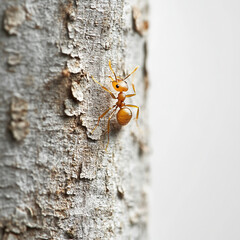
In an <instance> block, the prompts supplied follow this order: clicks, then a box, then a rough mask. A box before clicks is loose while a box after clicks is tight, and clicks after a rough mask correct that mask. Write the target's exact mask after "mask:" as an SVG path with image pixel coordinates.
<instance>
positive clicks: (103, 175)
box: [0, 0, 149, 240]
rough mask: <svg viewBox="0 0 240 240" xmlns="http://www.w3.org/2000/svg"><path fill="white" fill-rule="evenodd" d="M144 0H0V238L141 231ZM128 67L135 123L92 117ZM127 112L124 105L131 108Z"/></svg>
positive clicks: (108, 102) (131, 235)
mask: <svg viewBox="0 0 240 240" xmlns="http://www.w3.org/2000/svg"><path fill="white" fill-rule="evenodd" d="M146 15H147V3H146V1H140V0H139V1H130V0H129V1H127V0H126V1H124V0H121V1H117V0H108V1H107V0H99V1H86V0H85V1H84V0H82V1H80V0H75V1H73V0H72V1H70V0H69V1H67V0H66V1H64V0H62V1H59V0H52V1H47V0H41V1H40V0H38V1H36V0H24V1H14V0H8V1H6V0H3V1H1V4H0V19H1V23H2V27H1V29H0V56H1V59H0V78H1V81H0V93H1V103H0V112H1V115H0V131H1V136H0V137H1V138H0V152H1V153H0V239H4V240H16V239H147V235H146V232H147V231H146V229H147V194H146V190H147V186H148V174H149V172H148V167H149V166H148V161H147V158H146V154H145V150H146V148H147V137H146V132H147V127H146V110H145V109H146V89H147V83H148V81H147V71H146V37H145V31H146V30H147V19H146ZM109 59H111V60H112V66H113V68H114V69H115V70H116V72H117V75H118V76H124V75H126V74H127V73H129V72H130V71H131V70H133V69H134V67H135V66H137V65H138V66H140V68H139V70H138V71H137V73H136V76H135V86H136V90H137V96H136V97H134V98H132V99H129V100H128V102H129V103H132V104H136V105H139V106H140V122H139V125H140V129H138V128H137V127H136V124H135V123H134V121H131V123H130V124H128V125H127V126H125V127H122V128H120V127H119V125H118V124H117V123H116V120H115V119H113V120H112V121H111V134H110V144H109V147H108V151H107V152H106V151H105V150H104V148H105V145H106V141H107V135H106V125H107V118H106V119H104V120H102V121H101V123H100V126H99V128H97V130H96V131H95V132H94V133H93V134H91V130H92V129H93V127H94V125H95V124H96V122H97V118H98V116H99V115H100V114H101V113H102V112H103V111H104V110H105V109H107V108H108V107H109V106H112V105H113V104H114V101H113V100H112V99H111V97H110V95H109V94H108V93H107V92H105V91H103V90H102V89H101V87H100V86H99V85H97V84H96V83H95V82H94V81H93V80H92V79H91V78H90V76H91V75H93V76H94V77H95V78H96V79H97V80H98V81H100V82H101V83H102V84H103V85H105V86H106V87H108V88H110V86H109V80H108V79H107V76H109V75H110V74H111V72H110V70H109V68H108V60H109ZM135 114H136V112H134V115H135Z"/></svg>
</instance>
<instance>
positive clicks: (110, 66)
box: [108, 60, 117, 80]
mask: <svg viewBox="0 0 240 240" xmlns="http://www.w3.org/2000/svg"><path fill="white" fill-rule="evenodd" d="M108 63H109V68H110V70H111V71H112V73H113V74H114V77H115V79H116V80H117V76H116V74H115V72H114V71H113V69H112V65H111V60H109V62H108Z"/></svg>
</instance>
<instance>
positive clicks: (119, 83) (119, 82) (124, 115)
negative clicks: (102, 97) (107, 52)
mask: <svg viewBox="0 0 240 240" xmlns="http://www.w3.org/2000/svg"><path fill="white" fill-rule="evenodd" d="M109 68H110V70H111V71H112V73H113V75H114V77H115V80H114V79H113V78H112V77H111V76H108V77H109V78H110V79H111V81H112V86H113V88H114V89H115V90H116V91H117V92H119V94H118V96H117V97H115V96H114V94H113V93H112V92H111V91H110V90H108V89H107V88H106V87H104V86H103V85H102V84H101V83H99V82H98V81H97V80H95V79H94V77H93V76H91V77H92V79H93V80H94V81H95V82H96V83H97V84H99V85H100V86H101V87H102V88H103V89H104V90H105V91H107V92H108V93H110V95H111V97H112V98H113V99H117V102H116V104H114V105H113V106H112V107H110V108H109V109H108V110H106V111H105V112H104V113H103V114H102V115H100V116H99V118H98V122H97V125H96V126H95V128H94V129H93V130H92V133H93V131H94V130H95V129H96V128H97V126H98V125H99V122H100V120H101V118H103V117H104V116H105V115H106V114H107V113H108V112H109V111H110V110H111V109H113V111H112V113H111V114H110V116H109V118H108V127H107V130H108V142H107V146H106V149H105V150H107V147H108V144H109V132H110V120H111V118H112V116H113V114H114V113H115V112H116V110H117V109H118V108H119V111H118V112H117V121H118V123H119V124H120V125H127V124H128V123H129V121H130V120H131V118H132V111H131V110H130V109H129V108H128V107H134V108H137V116H136V121H137V120H138V116H139V107H138V106H135V105H130V104H127V105H126V104H125V102H124V101H125V98H128V97H133V96H135V95H136V90H135V86H134V84H133V81H132V88H133V91H134V93H133V94H127V95H126V94H125V93H124V92H127V91H128V84H127V82H126V81H125V80H126V79H127V78H128V77H130V76H131V75H132V74H133V73H134V72H135V71H136V70H137V69H138V67H136V68H135V69H134V70H133V71H132V72H131V73H130V74H128V75H127V76H126V77H125V78H121V77H117V75H116V74H115V72H114V71H113V69H112V66H111V61H110V60H109Z"/></svg>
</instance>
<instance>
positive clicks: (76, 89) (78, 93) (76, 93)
mask: <svg viewBox="0 0 240 240" xmlns="http://www.w3.org/2000/svg"><path fill="white" fill-rule="evenodd" d="M71 91H72V95H73V97H74V98H76V99H77V100H78V101H79V102H81V101H82V100H83V92H82V88H81V86H80V84H79V83H77V82H75V81H74V82H72V87H71Z"/></svg>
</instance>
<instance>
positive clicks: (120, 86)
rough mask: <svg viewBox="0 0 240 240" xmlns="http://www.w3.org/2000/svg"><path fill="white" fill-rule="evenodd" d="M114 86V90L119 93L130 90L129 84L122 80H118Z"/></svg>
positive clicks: (114, 82) (113, 83)
mask: <svg viewBox="0 0 240 240" xmlns="http://www.w3.org/2000/svg"><path fill="white" fill-rule="evenodd" d="M112 85H113V87H114V89H115V90H116V91H118V92H126V91H127V90H128V85H127V83H126V82H125V81H124V80H122V79H117V80H116V81H112Z"/></svg>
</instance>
